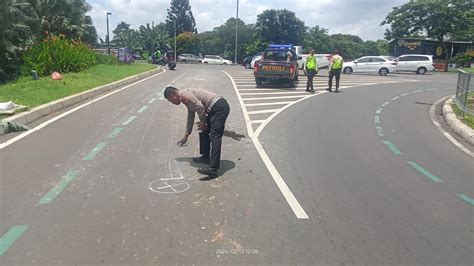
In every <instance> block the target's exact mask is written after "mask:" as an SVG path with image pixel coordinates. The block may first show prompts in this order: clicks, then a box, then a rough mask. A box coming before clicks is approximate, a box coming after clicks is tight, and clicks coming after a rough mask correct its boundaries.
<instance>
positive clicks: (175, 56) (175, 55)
mask: <svg viewBox="0 0 474 266" xmlns="http://www.w3.org/2000/svg"><path fill="white" fill-rule="evenodd" d="M177 57H178V55H177V54H176V18H174V62H175V63H176V58H177Z"/></svg>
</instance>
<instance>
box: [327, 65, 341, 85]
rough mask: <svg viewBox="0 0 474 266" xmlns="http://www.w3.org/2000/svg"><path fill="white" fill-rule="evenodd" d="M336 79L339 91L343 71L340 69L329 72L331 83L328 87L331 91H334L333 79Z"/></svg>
mask: <svg viewBox="0 0 474 266" xmlns="http://www.w3.org/2000/svg"><path fill="white" fill-rule="evenodd" d="M333 77H336V90H338V89H339V80H340V79H341V70H340V69H333V70H330V71H329V82H328V86H329V89H330V90H331V89H332V78H333Z"/></svg>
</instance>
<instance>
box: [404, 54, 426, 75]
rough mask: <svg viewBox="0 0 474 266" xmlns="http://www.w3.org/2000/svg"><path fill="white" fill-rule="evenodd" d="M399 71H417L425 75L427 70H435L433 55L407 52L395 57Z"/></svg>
mask: <svg viewBox="0 0 474 266" xmlns="http://www.w3.org/2000/svg"><path fill="white" fill-rule="evenodd" d="M395 61H396V62H397V72H416V73H417V74H420V75H423V74H425V73H426V72H427V71H430V72H431V71H434V64H433V56H432V55H423V54H406V55H401V56H399V57H397V59H395Z"/></svg>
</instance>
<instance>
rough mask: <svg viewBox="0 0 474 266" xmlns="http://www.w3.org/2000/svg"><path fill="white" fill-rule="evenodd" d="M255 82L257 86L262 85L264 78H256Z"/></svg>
mask: <svg viewBox="0 0 474 266" xmlns="http://www.w3.org/2000/svg"><path fill="white" fill-rule="evenodd" d="M255 83H256V84H257V87H260V86H262V78H255Z"/></svg>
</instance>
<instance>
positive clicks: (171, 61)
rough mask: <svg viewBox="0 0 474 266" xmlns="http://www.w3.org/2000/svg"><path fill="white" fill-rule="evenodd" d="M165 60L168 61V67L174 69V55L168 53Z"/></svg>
mask: <svg viewBox="0 0 474 266" xmlns="http://www.w3.org/2000/svg"><path fill="white" fill-rule="evenodd" d="M166 62H167V63H168V68H169V69H170V70H174V69H175V68H176V63H175V61H174V55H169V56H168V57H166Z"/></svg>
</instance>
